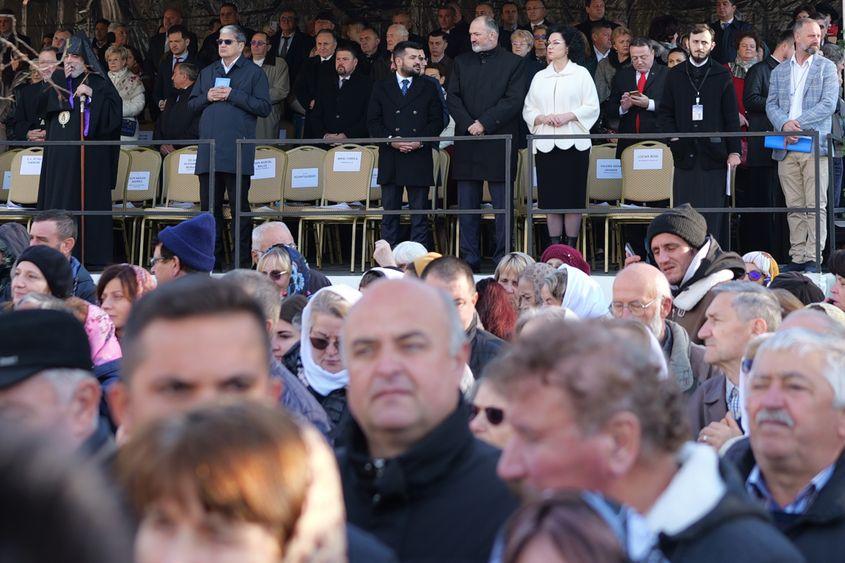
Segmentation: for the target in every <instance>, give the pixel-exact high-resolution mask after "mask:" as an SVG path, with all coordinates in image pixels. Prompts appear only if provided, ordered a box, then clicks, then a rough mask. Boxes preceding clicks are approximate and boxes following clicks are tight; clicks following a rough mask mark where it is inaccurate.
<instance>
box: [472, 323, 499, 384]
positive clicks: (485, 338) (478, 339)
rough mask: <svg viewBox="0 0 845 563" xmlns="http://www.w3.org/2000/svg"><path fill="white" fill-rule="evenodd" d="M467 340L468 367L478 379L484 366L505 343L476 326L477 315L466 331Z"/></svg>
mask: <svg viewBox="0 0 845 563" xmlns="http://www.w3.org/2000/svg"><path fill="white" fill-rule="evenodd" d="M466 334H467V340H468V341H469V369H470V370H471V371H472V375H473V376H474V377H475V378H476V379H478V378H479V377H481V376H482V375H483V374H484V368H485V367H486V366H487V364H489V363H490V362H491V361H492V360H493V358H495V357H496V354H498V353H499V350H501V349H502V347H503V346H504V345H505V341H504V340H502V339H501V338H499V337H498V336H496V335H495V334H492V333H490V332H487V331H486V330H484V329H483V328H480V327H479V326H478V315H476V316H475V318H474V319H473V321H472V324H471V325H470V326H469V328H468V329H467V331H466Z"/></svg>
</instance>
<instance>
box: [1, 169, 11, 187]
mask: <svg viewBox="0 0 845 563" xmlns="http://www.w3.org/2000/svg"><path fill="white" fill-rule="evenodd" d="M11 187H12V171H11V170H6V171H5V172H3V189H4V190H8V189H9V188H11Z"/></svg>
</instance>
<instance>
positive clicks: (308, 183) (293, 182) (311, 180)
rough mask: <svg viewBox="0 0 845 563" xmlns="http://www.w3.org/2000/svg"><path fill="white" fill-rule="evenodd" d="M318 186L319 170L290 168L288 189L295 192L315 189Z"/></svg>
mask: <svg viewBox="0 0 845 563" xmlns="http://www.w3.org/2000/svg"><path fill="white" fill-rule="evenodd" d="M319 185H320V169H319V168H292V169H291V171H290V187H291V188H293V189H295V190H303V189H306V188H316V187H318V186H319Z"/></svg>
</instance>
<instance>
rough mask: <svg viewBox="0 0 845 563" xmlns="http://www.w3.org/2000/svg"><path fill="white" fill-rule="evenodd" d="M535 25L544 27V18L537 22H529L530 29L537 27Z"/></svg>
mask: <svg viewBox="0 0 845 563" xmlns="http://www.w3.org/2000/svg"><path fill="white" fill-rule="evenodd" d="M537 26H541V27H546V18H543V19H541V20H540V21H538V22H537V23H532V24H531V30H532V31H533V30H534V28H535V27H537Z"/></svg>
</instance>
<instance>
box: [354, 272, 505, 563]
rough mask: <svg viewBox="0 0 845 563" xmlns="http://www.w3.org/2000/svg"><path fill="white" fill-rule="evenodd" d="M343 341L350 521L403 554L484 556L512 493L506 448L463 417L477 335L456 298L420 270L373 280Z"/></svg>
mask: <svg viewBox="0 0 845 563" xmlns="http://www.w3.org/2000/svg"><path fill="white" fill-rule="evenodd" d="M341 341H342V343H343V355H344V358H345V359H346V368H347V370H348V371H349V385H348V387H347V398H348V401H349V410H350V412H351V414H352V420H350V421H349V423H350V424H349V425H348V427H347V429H348V434H347V435H346V437H345V439H344V440H343V443H344V444H347V446H346V447H345V448H343V449H341V450H340V451H339V452H338V464H339V466H340V472H341V478H342V480H343V492H344V496H345V498H346V509H347V515H348V518H349V521H350V522H352V523H353V524H355V525H357V526H360V527H362V528H364V529H365V530H366V531H368V532H370V533H372V534H374V535H375V536H376V537H377V538H378V539H380V540H381V541H382V542H384V543H385V544H387V545H388V547H391V548H392V549H393V550H394V551H395V552H396V554H397V556H398V557H399V559H400V560H401V561H409V560H417V561H423V560H425V561H446V560H449V561H486V560H487V558H488V557H489V553H490V549H491V548H492V546H493V542H494V539H495V537H496V533H497V530H498V529H499V527H500V526H501V525H502V524H503V523H504V521H505V520H506V519H507V517H508V515H509V514H510V513H511V512H512V510H513V509H514V507H515V499H514V498H513V497H512V496H511V494H510V492H509V491H508V489H507V487H506V486H505V484H504V483H503V482H502V481H500V480H499V478H498V477H497V476H496V463H497V461H498V459H499V450H497V449H494V448H493V447H492V446H489V445H487V444H484V443H483V442H481V441H479V440H477V439H476V438H475V437H474V436H473V435H472V434H471V433H470V431H469V426H468V425H467V417H468V411H467V408H466V405H465V403H464V402H463V399H462V398H461V393H460V391H459V387H458V386H459V382H460V380H461V376H462V374H463V371H464V367H465V365H466V362H467V359H468V358H469V345H468V344H467V341H466V337H465V335H464V328H463V325H462V323H461V322H460V320H459V317H458V313H457V310H456V309H455V305H454V303H453V302H452V298H451V297H449V296H447V295H446V294H445V293H443V292H441V291H440V290H438V289H435V288H434V287H431V286H427V285H425V284H423V283H422V282H420V281H417V280H394V281H380V282H377V283H375V284H373V286H372V287H371V288H369V289H368V290H367V292H366V293H365V294H364V296H363V297H362V298H361V300H360V301H359V302H358V303H356V304H355V306H354V307H353V308H352V310H351V311H350V313H349V316H348V317H347V318H346V322H345V323H344V326H343V336H342V338H341ZM421 490H424V491H425V494H417V493H416V492H417V491H421Z"/></svg>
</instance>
